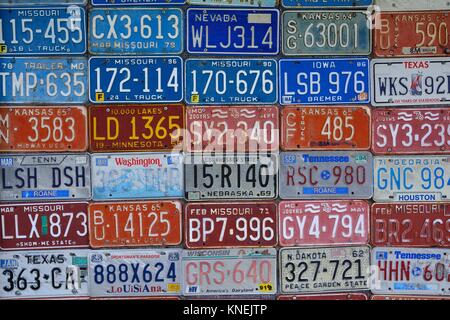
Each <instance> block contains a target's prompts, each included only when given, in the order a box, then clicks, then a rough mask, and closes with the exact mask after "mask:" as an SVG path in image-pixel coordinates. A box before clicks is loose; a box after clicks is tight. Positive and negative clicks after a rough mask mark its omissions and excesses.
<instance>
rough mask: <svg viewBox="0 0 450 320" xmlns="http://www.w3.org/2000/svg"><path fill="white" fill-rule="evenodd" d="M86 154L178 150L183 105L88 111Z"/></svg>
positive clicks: (182, 121)
mask: <svg viewBox="0 0 450 320" xmlns="http://www.w3.org/2000/svg"><path fill="white" fill-rule="evenodd" d="M89 124H90V126H89V128H90V150H91V151H92V152H115V151H123V152H130V151H143V150H146V151H151V150H152V151H164V150H172V149H173V148H175V147H177V146H178V148H179V149H180V150H181V149H182V143H183V132H182V130H183V129H184V108H183V105H179V104H177V105H155V106H151V105H123V106H122V105H121V106H117V105H112V106H90V107H89Z"/></svg>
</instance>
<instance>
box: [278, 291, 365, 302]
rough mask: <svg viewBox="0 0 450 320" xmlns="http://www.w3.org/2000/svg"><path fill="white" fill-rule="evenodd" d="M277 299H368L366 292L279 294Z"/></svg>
mask: <svg viewBox="0 0 450 320" xmlns="http://www.w3.org/2000/svg"><path fill="white" fill-rule="evenodd" d="M277 300H326V301H331V300H369V297H368V295H367V294H366V293H359V292H349V293H325V294H299V295H279V296H278V297H277Z"/></svg>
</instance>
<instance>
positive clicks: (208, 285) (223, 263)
mask: <svg viewBox="0 0 450 320" xmlns="http://www.w3.org/2000/svg"><path fill="white" fill-rule="evenodd" d="M276 261H277V251H276V249H275V248H266V249H257V248H249V249H245V248H240V249H239V248H235V249H216V250H214V249H213V250H183V275H184V279H183V294H184V295H185V296H209V295H215V296H217V295H218V296H223V295H229V296H234V295H242V296H244V295H258V296H262V295H270V294H272V295H273V294H275V293H276V292H277V264H276Z"/></svg>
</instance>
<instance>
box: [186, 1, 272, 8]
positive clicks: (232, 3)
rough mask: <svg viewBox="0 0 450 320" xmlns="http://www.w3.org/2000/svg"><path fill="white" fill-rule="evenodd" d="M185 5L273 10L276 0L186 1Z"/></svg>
mask: <svg viewBox="0 0 450 320" xmlns="http://www.w3.org/2000/svg"><path fill="white" fill-rule="evenodd" d="M186 3H187V4H188V5H191V6H195V5H199V6H206V5H207V6H222V7H226V6H230V7H258V8H259V7H261V8H273V7H276V6H277V3H278V0H186Z"/></svg>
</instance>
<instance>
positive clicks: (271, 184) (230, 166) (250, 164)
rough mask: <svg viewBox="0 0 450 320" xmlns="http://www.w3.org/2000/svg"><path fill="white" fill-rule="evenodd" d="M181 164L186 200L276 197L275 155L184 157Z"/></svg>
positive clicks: (188, 155)
mask: <svg viewBox="0 0 450 320" xmlns="http://www.w3.org/2000/svg"><path fill="white" fill-rule="evenodd" d="M184 161H185V168H184V171H185V172H184V173H185V179H184V182H185V198H186V199H187V200H189V201H202V200H203V201H205V200H209V199H236V200H240V199H274V198H275V197H276V196H277V170H278V169H277V165H278V159H277V155H276V154H216V155H208V154H203V155H202V154H199V155H196V154H187V155H185V158H184Z"/></svg>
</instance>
